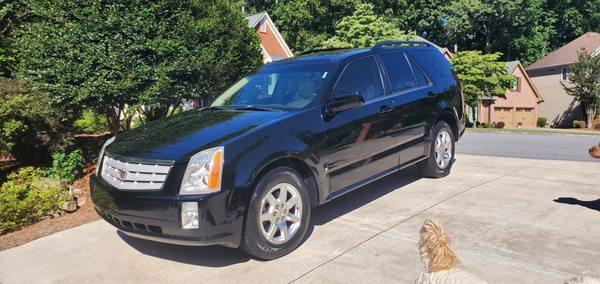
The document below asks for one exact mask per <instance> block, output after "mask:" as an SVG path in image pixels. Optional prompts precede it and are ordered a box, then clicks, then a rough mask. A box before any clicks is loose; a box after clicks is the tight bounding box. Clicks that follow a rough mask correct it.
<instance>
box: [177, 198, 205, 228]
mask: <svg viewBox="0 0 600 284" xmlns="http://www.w3.org/2000/svg"><path fill="white" fill-rule="evenodd" d="M199 225H200V221H199V220H198V202H183V203H181V228H183V229H198V226H199Z"/></svg>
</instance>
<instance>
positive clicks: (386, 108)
mask: <svg viewBox="0 0 600 284" xmlns="http://www.w3.org/2000/svg"><path fill="white" fill-rule="evenodd" d="M390 111H392V108H391V107H389V106H386V105H382V106H381V107H380V108H379V113H381V114H386V113H388V112H390Z"/></svg>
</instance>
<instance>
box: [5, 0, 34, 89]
mask: <svg viewBox="0 0 600 284" xmlns="http://www.w3.org/2000/svg"><path fill="white" fill-rule="evenodd" d="M25 2H26V1H24V0H0V76H2V77H8V78H11V77H12V75H13V74H12V73H13V72H14V71H15V69H16V66H17V62H18V60H17V50H16V46H15V38H16V37H17V35H18V31H19V27H20V25H21V24H22V23H23V22H25V21H26V19H27V11H28V9H27V5H26V3H25Z"/></svg>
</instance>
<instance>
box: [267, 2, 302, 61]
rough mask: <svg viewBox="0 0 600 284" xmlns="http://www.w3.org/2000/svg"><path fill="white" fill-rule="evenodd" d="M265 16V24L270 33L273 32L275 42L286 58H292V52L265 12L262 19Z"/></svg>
mask: <svg viewBox="0 0 600 284" xmlns="http://www.w3.org/2000/svg"><path fill="white" fill-rule="evenodd" d="M265 16H266V17H267V20H268V21H267V24H268V25H269V27H270V28H271V31H272V32H273V34H275V38H276V39H277V42H279V44H280V45H281V47H283V50H284V51H285V53H286V55H287V56H288V57H294V54H293V53H292V50H291V49H290V47H289V46H288V45H287V43H286V42H285V40H284V39H283V37H282V36H281V34H280V33H279V30H278V29H277V27H276V26H275V23H273V20H271V17H270V16H269V14H268V13H266V12H265V14H264V16H263V17H265ZM261 19H262V18H261Z"/></svg>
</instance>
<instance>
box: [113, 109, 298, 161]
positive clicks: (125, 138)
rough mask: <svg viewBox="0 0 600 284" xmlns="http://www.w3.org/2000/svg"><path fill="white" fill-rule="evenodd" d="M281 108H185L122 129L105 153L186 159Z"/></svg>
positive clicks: (276, 114)
mask: <svg viewBox="0 0 600 284" xmlns="http://www.w3.org/2000/svg"><path fill="white" fill-rule="evenodd" d="M286 113H287V112H283V111H238V110H189V111H185V112H182V113H179V114H177V115H173V116H170V117H167V118H164V119H160V120H157V121H154V122H151V123H148V124H146V125H143V126H140V127H138V128H134V129H132V130H129V131H126V132H122V133H120V134H119V135H117V137H116V139H115V141H114V142H112V143H111V144H110V145H108V146H107V147H106V153H108V154H109V155H113V156H117V157H118V156H120V157H121V158H123V159H129V160H136V159H141V160H166V161H175V162H186V161H187V160H188V159H189V157H191V156H192V155H194V154H195V153H197V152H199V151H201V150H203V149H206V148H210V147H214V146H218V145H220V144H222V143H224V142H227V141H228V140H231V139H233V138H236V137H238V136H240V135H243V134H244V133H247V132H249V131H251V130H253V129H255V128H256V127H258V126H259V125H261V124H263V123H266V122H269V121H273V120H274V119H276V118H278V117H281V116H283V115H285V114H286Z"/></svg>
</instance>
